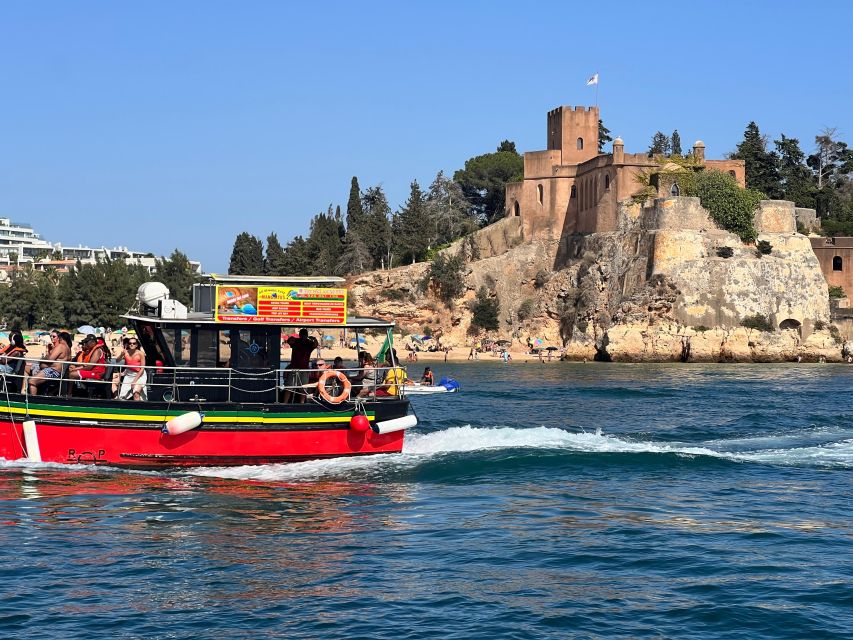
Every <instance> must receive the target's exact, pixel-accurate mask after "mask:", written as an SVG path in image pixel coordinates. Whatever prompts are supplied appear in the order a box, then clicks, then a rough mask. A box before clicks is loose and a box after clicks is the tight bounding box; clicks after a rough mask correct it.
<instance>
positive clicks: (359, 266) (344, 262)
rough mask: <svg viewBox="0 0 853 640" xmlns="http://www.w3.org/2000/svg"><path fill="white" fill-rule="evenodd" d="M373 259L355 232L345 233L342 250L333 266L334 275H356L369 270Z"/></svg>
mask: <svg viewBox="0 0 853 640" xmlns="http://www.w3.org/2000/svg"><path fill="white" fill-rule="evenodd" d="M372 264H373V258H372V257H371V255H370V252H369V251H368V250H367V245H365V244H364V242H363V241H362V239H361V238H360V237H359V235H358V232H357V231H347V233H346V235H345V236H344V242H343V250H342V251H341V256H340V258H338V264H337V265H336V266H335V273H336V274H338V275H341V276H346V275H358V274H359V273H363V272H364V271H366V270H368V269H370V268H371V266H372Z"/></svg>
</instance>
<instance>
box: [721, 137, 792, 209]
mask: <svg viewBox="0 0 853 640" xmlns="http://www.w3.org/2000/svg"><path fill="white" fill-rule="evenodd" d="M731 157H732V158H733V159H735V160H743V161H744V164H745V167H746V186H747V187H748V188H750V189H755V190H757V191H761V192H762V193H763V194H764V195H765V196H766V197H767V198H770V199H771V200H772V199H776V198H780V197H781V196H782V186H781V181H780V178H779V171H778V169H777V165H778V158H777V157H776V154H775V153H772V152H769V151H767V141H766V140H765V139H764V136H762V135H761V132H760V131H759V130H758V125H757V124H755V122H750V123H749V124H748V125H747V126H746V130H745V131H744V134H743V141H742V142H741V143H740V144H738V146H737V150H736V151H735V152H734V153H733V154H732V155H731Z"/></svg>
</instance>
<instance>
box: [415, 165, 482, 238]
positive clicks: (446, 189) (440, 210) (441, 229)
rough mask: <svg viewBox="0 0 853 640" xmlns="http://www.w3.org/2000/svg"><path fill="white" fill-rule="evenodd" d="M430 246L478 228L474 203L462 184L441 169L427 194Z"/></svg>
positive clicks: (459, 236)
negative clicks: (463, 189) (469, 199)
mask: <svg viewBox="0 0 853 640" xmlns="http://www.w3.org/2000/svg"><path fill="white" fill-rule="evenodd" d="M426 210H427V218H428V221H429V229H430V230H429V235H430V244H429V246H430V248H431V247H434V246H437V245H438V246H440V245H443V244H447V243H448V242H452V241H454V240H456V239H457V238H461V237H462V236H464V235H467V234H469V233H471V232H472V231H474V230H476V229H477V226H478V225H477V219H476V218H474V217H473V216H472V215H471V203H470V202H469V201H468V198H466V197H465V194H464V193H463V192H462V187H460V186H459V183H457V182H455V181H453V180H451V179H449V178H448V177H447V176H445V175H444V172H443V171H439V172H438V174H437V175H436V176H435V180H433V181H432V184H431V185H430V187H429V191H428V192H427V196H426Z"/></svg>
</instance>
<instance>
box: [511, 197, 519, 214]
mask: <svg viewBox="0 0 853 640" xmlns="http://www.w3.org/2000/svg"><path fill="white" fill-rule="evenodd" d="M512 214H513V215H516V216H520V215H521V207H520V206H518V200H516V201H515V204H514V205H512Z"/></svg>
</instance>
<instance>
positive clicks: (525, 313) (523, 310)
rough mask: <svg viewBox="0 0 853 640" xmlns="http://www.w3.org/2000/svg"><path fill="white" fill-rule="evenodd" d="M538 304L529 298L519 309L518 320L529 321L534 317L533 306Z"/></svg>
mask: <svg viewBox="0 0 853 640" xmlns="http://www.w3.org/2000/svg"><path fill="white" fill-rule="evenodd" d="M535 304H536V300H534V299H533V298H527V299H526V300H525V301H524V302H522V303H521V305H519V307H518V319H519V320H527V319H528V318H529V317H530V316H532V315H533V305H535Z"/></svg>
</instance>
